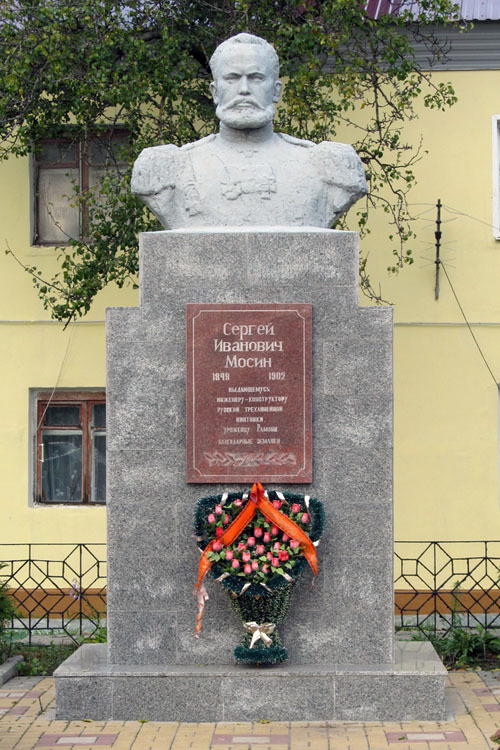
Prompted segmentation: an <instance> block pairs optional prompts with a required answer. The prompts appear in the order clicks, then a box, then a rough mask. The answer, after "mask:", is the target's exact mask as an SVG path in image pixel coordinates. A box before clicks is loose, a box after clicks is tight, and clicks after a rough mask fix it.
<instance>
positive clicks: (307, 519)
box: [300, 513, 309, 523]
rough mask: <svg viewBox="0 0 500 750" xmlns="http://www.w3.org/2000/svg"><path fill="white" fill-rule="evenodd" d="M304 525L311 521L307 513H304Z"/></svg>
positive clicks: (302, 517) (302, 518) (302, 519)
mask: <svg viewBox="0 0 500 750" xmlns="http://www.w3.org/2000/svg"><path fill="white" fill-rule="evenodd" d="M300 520H301V521H302V523H307V522H308V521H309V515H308V514H307V513H302V516H301V519H300Z"/></svg>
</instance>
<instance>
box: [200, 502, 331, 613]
mask: <svg viewBox="0 0 500 750" xmlns="http://www.w3.org/2000/svg"><path fill="white" fill-rule="evenodd" d="M280 494H281V495H282V496H283V497H284V498H285V500H284V503H283V505H282V506H281V508H280V510H281V512H284V513H285V515H288V516H289V517H290V518H292V520H294V521H295V522H296V523H297V524H298V525H299V526H301V528H303V529H304V530H305V532H306V533H307V534H308V536H309V537H310V539H311V541H312V542H316V541H318V540H319V539H320V537H321V535H322V534H323V529H324V525H325V514H324V510H323V503H321V502H320V501H319V500H317V499H316V498H310V500H309V509H308V508H307V506H306V503H305V500H304V495H300V494H297V493H293V492H283V493H280ZM241 497H242V493H241V492H230V493H228V495H227V499H226V501H225V503H224V505H223V506H222V508H223V512H222V513H219V514H218V515H216V521H215V523H210V522H209V521H207V519H208V518H209V517H210V515H214V509H215V508H216V506H220V503H221V498H222V495H209V496H208V497H203V498H201V499H200V500H199V501H198V503H197V505H196V509H195V519H194V530H195V535H196V537H197V540H198V546H199V548H200V549H201V550H204V549H205V547H206V546H207V544H208V543H209V542H210V541H211V540H212V539H214V538H216V529H217V528H221V529H224V528H227V526H228V525H229V523H231V521H232V520H233V519H234V518H235V517H236V516H237V515H238V513H240V512H241V510H242V508H243V507H244V505H245V502H246V501H245V500H243V502H241ZM268 497H269V500H270V501H271V502H273V501H279V497H278V493H277V492H276V491H274V490H269V491H268ZM235 501H240V504H239V505H235ZM295 505H297V506H300V510H299V511H297V512H296V513H291V511H290V509H291V508H292V507H293V506H295ZM287 510H288V512H286V511H287ZM304 514H307V515H308V516H309V520H308V521H307V522H301V521H300V518H301V517H302V516H303V515H304ZM256 526H261V527H262V528H263V529H264V533H265V530H266V529H267V528H269V527H270V526H271V524H269V522H268V521H267V520H266V519H265V518H264V516H263V515H262V514H261V513H260V511H257V513H256V514H255V516H254V518H253V520H252V521H251V522H250V524H249V526H248V527H247V528H246V529H245V530H244V531H243V532H242V533H241V535H240V536H239V537H238V539H237V540H236V541H235V542H234V543H233V544H232V545H230V546H229V547H225V548H224V551H225V550H227V549H230V550H231V551H232V552H233V559H235V558H236V559H240V558H241V557H242V556H243V552H244V550H243V549H241V550H238V546H240V545H247V544H248V539H249V537H250V538H253V537H251V535H252V529H254V528H255V527H256ZM282 538H283V534H282V533H281V532H280V533H279V534H277V535H276V534H275V535H272V537H271V542H262V546H264V548H265V553H264V554H262V555H261V556H260V557H261V558H264V559H265V557H266V556H267V553H268V552H269V550H270V549H271V548H272V546H273V545H274V544H276V541H280V540H282ZM259 541H260V540H259ZM291 541H293V540H287V541H286V542H282V544H281V545H280V546H281V547H284V548H287V550H288V553H289V554H290V558H289V559H288V560H286V561H285V564H284V565H280V566H279V567H277V568H273V566H269V572H268V573H267V574H262V573H261V572H260V575H259V574H257V575H255V574H254V573H252V574H250V573H244V572H243V571H242V570H241V566H240V568H239V569H238V572H237V573H233V572H231V573H230V575H228V576H227V577H224V578H223V579H222V580H221V581H220V583H221V585H222V586H224V588H226V589H228V591H230V592H232V593H234V594H236V595H239V594H240V592H241V590H242V588H243V587H244V586H245V584H246V583H250V586H249V587H248V588H247V589H246V590H245V592H244V594H243V595H242V597H240V598H243V597H244V598H245V600H246V599H247V598H248V599H251V598H252V597H255V596H259V595H260V596H262V595H263V592H265V591H266V590H267V589H270V590H272V591H274V590H277V589H281V588H283V587H284V586H285V585H287V584H289V583H290V582H289V581H287V579H286V577H285V576H284V575H283V573H286V574H287V575H288V576H290V577H291V578H292V579H293V582H294V581H295V580H296V579H297V578H298V577H299V576H300V575H301V574H302V573H303V571H304V570H305V568H306V567H307V561H306V558H305V557H304V556H303V554H302V550H301V549H300V547H295V548H290V546H289V544H290V542H291ZM256 546H257V545H256V544H253V545H252V547H251V549H252V550H254V549H255V547H256ZM214 558H215V559H214ZM210 559H212V562H213V564H212V566H211V568H210V574H211V576H212V577H213V578H220V577H221V576H222V575H223V574H224V573H227V572H229V571H230V570H231V567H230V565H229V564H228V561H226V560H225V559H224V556H223V554H221V555H217V554H216V555H213V556H211V557H210ZM287 563H288V564H287ZM264 564H265V563H264ZM262 584H265V586H266V587H267V589H264V588H263V586H262Z"/></svg>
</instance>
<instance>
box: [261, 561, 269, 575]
mask: <svg viewBox="0 0 500 750" xmlns="http://www.w3.org/2000/svg"><path fill="white" fill-rule="evenodd" d="M262 572H263V573H269V565H268V564H267V563H264V565H263V566H262Z"/></svg>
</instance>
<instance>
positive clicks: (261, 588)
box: [194, 482, 325, 640]
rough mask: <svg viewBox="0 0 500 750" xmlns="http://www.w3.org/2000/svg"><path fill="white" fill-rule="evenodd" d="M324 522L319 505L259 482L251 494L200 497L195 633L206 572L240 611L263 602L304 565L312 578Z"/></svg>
mask: <svg viewBox="0 0 500 750" xmlns="http://www.w3.org/2000/svg"><path fill="white" fill-rule="evenodd" d="M324 522H325V516H324V511H323V504H322V503H321V502H320V501H319V500H317V499H316V498H311V497H309V496H308V495H299V494H296V493H291V492H279V491H277V490H270V491H269V492H266V491H265V490H264V488H263V487H262V485H261V484H260V482H257V483H255V484H254V485H253V487H252V489H251V491H250V493H248V492H246V493H244V494H241V492H231V493H228V492H226V493H224V494H223V495H210V496H208V497H203V498H201V500H199V501H198V503H197V506H196V510H195V521H194V528H195V535H196V540H197V542H198V547H199V549H200V552H201V557H200V562H199V566H198V580H197V582H196V584H195V593H196V594H197V597H198V614H197V618H196V619H197V624H196V629H195V635H196V636H198V635H199V633H200V631H201V628H202V616H203V609H204V606H205V601H206V600H207V599H208V594H207V591H206V589H205V586H204V584H203V581H204V578H205V576H206V574H207V573H208V572H210V574H211V576H212V577H213V578H215V580H216V581H218V582H219V583H221V584H222V585H223V586H224V587H225V588H226V589H227V590H228V592H229V593H231V594H232V596H233V597H238V598H239V599H240V602H239V603H238V607H240V608H241V606H242V604H243V602H244V601H246V602H250V600H255V599H259V597H260V598H262V599H265V598H266V597H265V595H266V593H273V592H277V590H278V589H281V588H283V587H284V586H286V587H287V588H288V589H291V587H292V586H293V584H294V583H295V580H296V579H297V578H298V577H299V576H300V575H301V574H302V572H303V571H304V569H305V568H306V565H307V564H309V566H310V567H311V569H312V571H313V574H314V575H316V574H317V571H318V563H317V555H316V547H317V545H318V543H319V539H320V537H321V535H322V533H323V528H324ZM240 614H241V612H240ZM283 615H284V613H283ZM248 624H249V625H251V624H252V623H248ZM253 624H255V623H253ZM258 637H260V638H262V634H259V635H258ZM263 640H264V639H263Z"/></svg>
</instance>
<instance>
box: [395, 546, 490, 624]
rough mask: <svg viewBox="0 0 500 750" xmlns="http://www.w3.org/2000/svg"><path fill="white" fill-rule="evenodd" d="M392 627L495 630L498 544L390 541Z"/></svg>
mask: <svg viewBox="0 0 500 750" xmlns="http://www.w3.org/2000/svg"><path fill="white" fill-rule="evenodd" d="M394 589H395V614H396V626H397V627H400V628H401V627H416V628H418V629H419V630H422V631H425V632H427V633H430V634H433V635H436V634H437V633H440V634H442V635H445V634H446V633H447V632H448V631H449V630H450V628H452V627H460V628H474V627H477V626H478V625H481V626H482V627H485V628H488V629H491V628H500V541H476V542H474V541H467V542H395V545H394Z"/></svg>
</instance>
